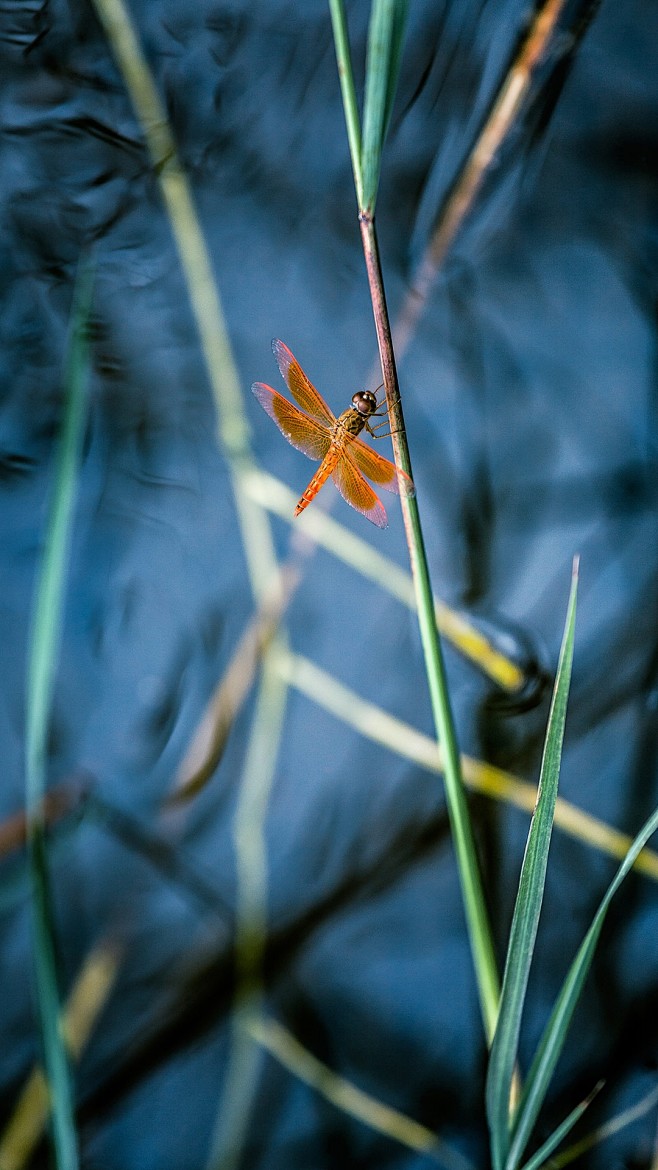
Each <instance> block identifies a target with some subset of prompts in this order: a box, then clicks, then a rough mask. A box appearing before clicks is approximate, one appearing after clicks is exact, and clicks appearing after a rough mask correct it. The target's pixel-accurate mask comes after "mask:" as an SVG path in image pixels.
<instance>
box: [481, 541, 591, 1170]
mask: <svg viewBox="0 0 658 1170" xmlns="http://www.w3.org/2000/svg"><path fill="white" fill-rule="evenodd" d="M577 587H578V566H577V562H574V570H573V577H572V583H571V593H570V597H569V606H568V610H567V619H566V624H565V628H564V636H563V639H562V647H561V650H560V658H559V662H558V669H557V676H556V679H555V687H554V690H553V700H552V703H551V709H550V713H549V717H548V727H547V730H546V741H545V744H544V754H543V758H542V763H541V771H540V777H539V789H538V793H537V804H536V806H535V811H534V814H533V817H532V822H531V824H530V831H529V833H528V840H527V844H526V849H525V855H524V858H523V865H522V868H521V877H520V879H519V890H518V894H517V898H516V905H515V907H514V916H513V919H512V927H511V930H510V940H509V946H508V950H507V961H506V964H505V974H504V977H503V990H502V994H501V999H500V1012H499V1016H498V1023H497V1026H496V1033H495V1036H494V1042H493V1046H492V1049H491V1059H490V1061H489V1073H488V1076H487V1089H486V1101H487V1117H488V1120H489V1129H490V1134H491V1154H492V1161H493V1166H494V1170H503V1167H504V1166H506V1165H509V1163H508V1153H509V1146H510V1094H511V1090H512V1078H513V1076H514V1068H515V1065H516V1061H517V1054H518V1043H519V1033H520V1030H521V1016H522V1013H523V1004H524V1001H525V994H526V989H527V986H528V977H529V974H530V964H531V962H532V955H533V951H534V946H535V939H536V936H537V927H538V925H539V914H540V911H541V904H542V899H543V896H544V884H545V880H546V866H547V864H548V850H549V846H550V842H551V833H552V830H553V818H554V815H555V802H556V800H557V788H558V780H559V775H560V758H561V755H562V741H563V738H564V724H565V720H566V713H567V699H568V695H569V682H570V679H571V663H572V659H573V641H574V629H575V619H576V593H577Z"/></svg>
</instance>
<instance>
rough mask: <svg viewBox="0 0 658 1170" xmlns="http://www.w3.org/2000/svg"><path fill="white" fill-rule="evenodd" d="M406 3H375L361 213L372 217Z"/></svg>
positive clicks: (368, 60)
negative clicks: (364, 212)
mask: <svg viewBox="0 0 658 1170" xmlns="http://www.w3.org/2000/svg"><path fill="white" fill-rule="evenodd" d="M406 15H407V0H373V4H372V8H371V12H370V25H369V28H368V54H367V58H366V83H365V97H364V103H363V143H362V147H361V170H362V179H363V191H362V198H361V200H360V201H359V210H361V211H366V212H367V213H368V214H370V215H373V214H374V211H375V202H376V200H377V188H378V187H379V175H380V171H381V161H382V150H383V148H384V140H385V138H386V131H387V128H388V123H389V121H390V117H391V110H392V108H393V99H394V97H395V90H396V87H397V80H398V75H399V72H400V59H401V55H402V42H403V39H404V27H405V23H406Z"/></svg>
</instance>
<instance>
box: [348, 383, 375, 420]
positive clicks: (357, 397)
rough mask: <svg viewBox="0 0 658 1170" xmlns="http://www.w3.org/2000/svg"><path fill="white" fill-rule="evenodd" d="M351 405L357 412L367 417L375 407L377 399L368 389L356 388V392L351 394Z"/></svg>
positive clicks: (373, 411)
mask: <svg viewBox="0 0 658 1170" xmlns="http://www.w3.org/2000/svg"><path fill="white" fill-rule="evenodd" d="M352 407H353V409H354V410H356V412H357V414H362V415H363V416H364V417H365V418H369V417H370V415H371V414H374V413H375V411H376V409H377V399H376V397H375V395H374V394H372V393H371V391H370V390H358V391H357V393H356V394H353V395H352Z"/></svg>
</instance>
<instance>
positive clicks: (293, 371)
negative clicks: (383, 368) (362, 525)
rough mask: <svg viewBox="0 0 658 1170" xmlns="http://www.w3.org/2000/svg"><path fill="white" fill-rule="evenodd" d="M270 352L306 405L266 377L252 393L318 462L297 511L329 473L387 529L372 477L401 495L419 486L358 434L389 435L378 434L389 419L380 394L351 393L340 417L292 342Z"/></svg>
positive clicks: (277, 343)
mask: <svg viewBox="0 0 658 1170" xmlns="http://www.w3.org/2000/svg"><path fill="white" fill-rule="evenodd" d="M272 351H273V353H274V356H275V358H276V361H277V365H278V367H279V369H280V371H281V374H282V376H283V379H284V381H285V382H286V384H287V386H288V389H289V391H290V393H291V394H292V396H293V398H294V399H295V401H296V402H298V403H299V405H300V406H301V407H302V409H301V410H299V409H298V408H297V407H296V406H293V404H292V402H289V401H288V399H287V398H284V396H283V394H279V393H278V391H277V390H273V389H272V387H271V386H267V385H265V383H264V382H254V384H253V386H252V387H251V389H252V392H253V393H254V394H255V396H256V398H257V399H258V401H259V402H260V404H261V406H262V407H263V410H265V411H267V413H268V414H269V416H270V418H271V419H273V420H274V422H275V423H276V425H277V426H278V428H279V430H280V431H281V434H282V435H284V436H285V438H286V439H287V440H288V442H289V443H291V444H292V446H293V447H296V448H297V450H298V451H301V452H303V454H304V455H307V456H308V458H309V459H315V460H319V461H320V466H319V467H318V469H317V471H316V473H315V475H314V476H313V478H312V479H311V481H310V483H309V485H308V487H307V488H306V490H305V491H304V492H303V493H302V495H301V498H300V500H299V503H298V504H297V507H296V508H295V516H299V514H300V512H303V511H304V509H305V508H307V507H308V505H309V504H310V503H311V501H312V500H314V499H315V497H316V496H317V494H318V492H319V490H320V488H321V487H322V485H323V484H324V483H325V482H326V480H327V479H328V478H329V476H331V478H332V479H333V481H334V483H335V485H336V487H337V488H338V491H339V492H340V494H341V496H342V497H343V499H344V500H346V501H347V503H348V504H350V505H351V506H352V507H353V508H356V510H357V512H362V513H363V515H364V516H367V517H368V520H371V521H372V523H373V524H376V525H377V527H378V528H386V526H387V524H388V520H387V517H386V510H385V508H384V505H383V504H382V502H381V500H380V499H379V496H378V495H377V494H376V492H375V491H374V490H373V489H372V487H371V486H370V484H369V483H368V482H367V481H368V480H372V482H373V483H374V484H377V486H378V487H380V488H384V489H385V490H386V491H387V492H396V493H397V494H398V495H399V493H400V491H402V494H403V495H405V496H413V495H414V494H415V490H416V489H415V488H414V484H413V480H412V479H411V478H410V477H409V476H408V475H406V473H405V472H404V471H400V472H398V469H397V468H396V466H395V464H394V463H391V461H390V460H389V459H385V458H384V456H383V455H379V454H378V453H377V452H376V451H373V449H372V447H369V446H368V444H367V443H364V442H363V440H362V439H360V438H359V435H360V434H361V432H362V431H364V430H365V431H367V432H368V434H369V435H371V436H372V437H373V438H375V439H383V438H385V437H386V436H385V435H383V434H377V431H378V429H381V428H383V427H385V426H386V425H387V424H388V411H387V410H386V406H385V404H384V403H383V402H382V403H378V402H377V395H376V394H373V393H372V391H371V390H358V391H357V392H356V394H353V395H352V402H351V405H350V406H348V408H347V410H344V411H343V413H342V414H340V415H339V416H338V418H336V416H335V414H334V413H333V411H332V410H330V408H329V407H328V406H327V403H326V402H325V400H324V398H323V397H322V395H321V394H320V393H319V392H318V391H317V390H316V389H315V386H314V385H313V383H312V382H311V381H310V380H309V378H307V376H306V374H305V373H304V371H303V369H302V367H301V366H300V364H299V362H298V361H297V359H296V358H295V357H294V356H293V354H292V353H291V352H290V350H289V349H288V346H287V345H284V343H283V342H282V341H279V340H278V338H275V339H274V341H273V342H272ZM382 407H383V409H382ZM383 416H385V419H384V421H383V422H381V423H376V424H375V425H374V426H373V425H372V422H371V420H372V419H375V418H382V417H383ZM388 433H389V434H390V431H389V432H388ZM398 476H399V478H398Z"/></svg>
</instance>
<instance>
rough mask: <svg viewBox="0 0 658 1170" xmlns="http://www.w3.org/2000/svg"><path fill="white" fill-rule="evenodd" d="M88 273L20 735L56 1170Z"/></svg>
mask: <svg viewBox="0 0 658 1170" xmlns="http://www.w3.org/2000/svg"><path fill="white" fill-rule="evenodd" d="M92 284H93V268H92V265H91V263H90V262H89V261H87V262H83V263H82V265H81V267H80V270H79V273H78V279H77V282H76V287H75V291H74V298H73V311H72V325H71V334H70V341H69V352H68V360H67V371H66V377H65V387H66V392H67V396H66V403H65V408H64V417H63V423H62V431H61V435H60V440H59V444H58V451H57V457H56V463H55V483H54V487H53V495H52V501H51V505H50V511H49V517H48V526H47V531H46V537H45V544H44V552H43V558H42V562H41V565H40V568H39V573H38V579H37V587H36V596H35V601H34V610H33V615H32V622H31V631H30V643H29V650H28V671H27V688H26V691H27V694H26V727H25V815H26V828H27V850H28V861H29V871H30V882H31V886H32V922H33V947H32V950H33V956H34V975H35V984H36V992H37V1004H38V1011H39V1020H40V1025H41V1038H42V1044H43V1054H44V1064H45V1068H46V1076H47V1082H48V1091H49V1095H50V1109H51V1115H52V1128H53V1144H54V1148H55V1159H56V1163H57V1167H58V1170H76V1168H77V1166H78V1152H77V1139H76V1132H75V1124H74V1108H73V1091H72V1087H71V1080H70V1075H69V1067H68V1060H67V1056H66V1047H65V1040H64V1034H63V1024H62V1019H61V1014H60V999H59V989H58V986H57V963H56V952H55V926H54V921H53V913H52V905H51V897H50V879H49V873H48V857H47V849H46V836H45V830H46V814H45V805H44V797H45V793H46V773H47V758H48V731H49V726H50V713H51V706H52V698H53V693H54V685H55V670H56V666H57V659H58V653H59V647H60V641H61V636H62V621H63V609H64V596H65V587H66V570H67V561H68V555H69V548H70V537H71V527H72V519H73V507H74V503H75V490H76V481H77V470H78V463H79V458H80V450H81V446H82V439H83V435H84V426H85V418H86V397H85V383H86V379H87V337H86V329H87V322H88V318H89V312H90V304H91V293H92Z"/></svg>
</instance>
